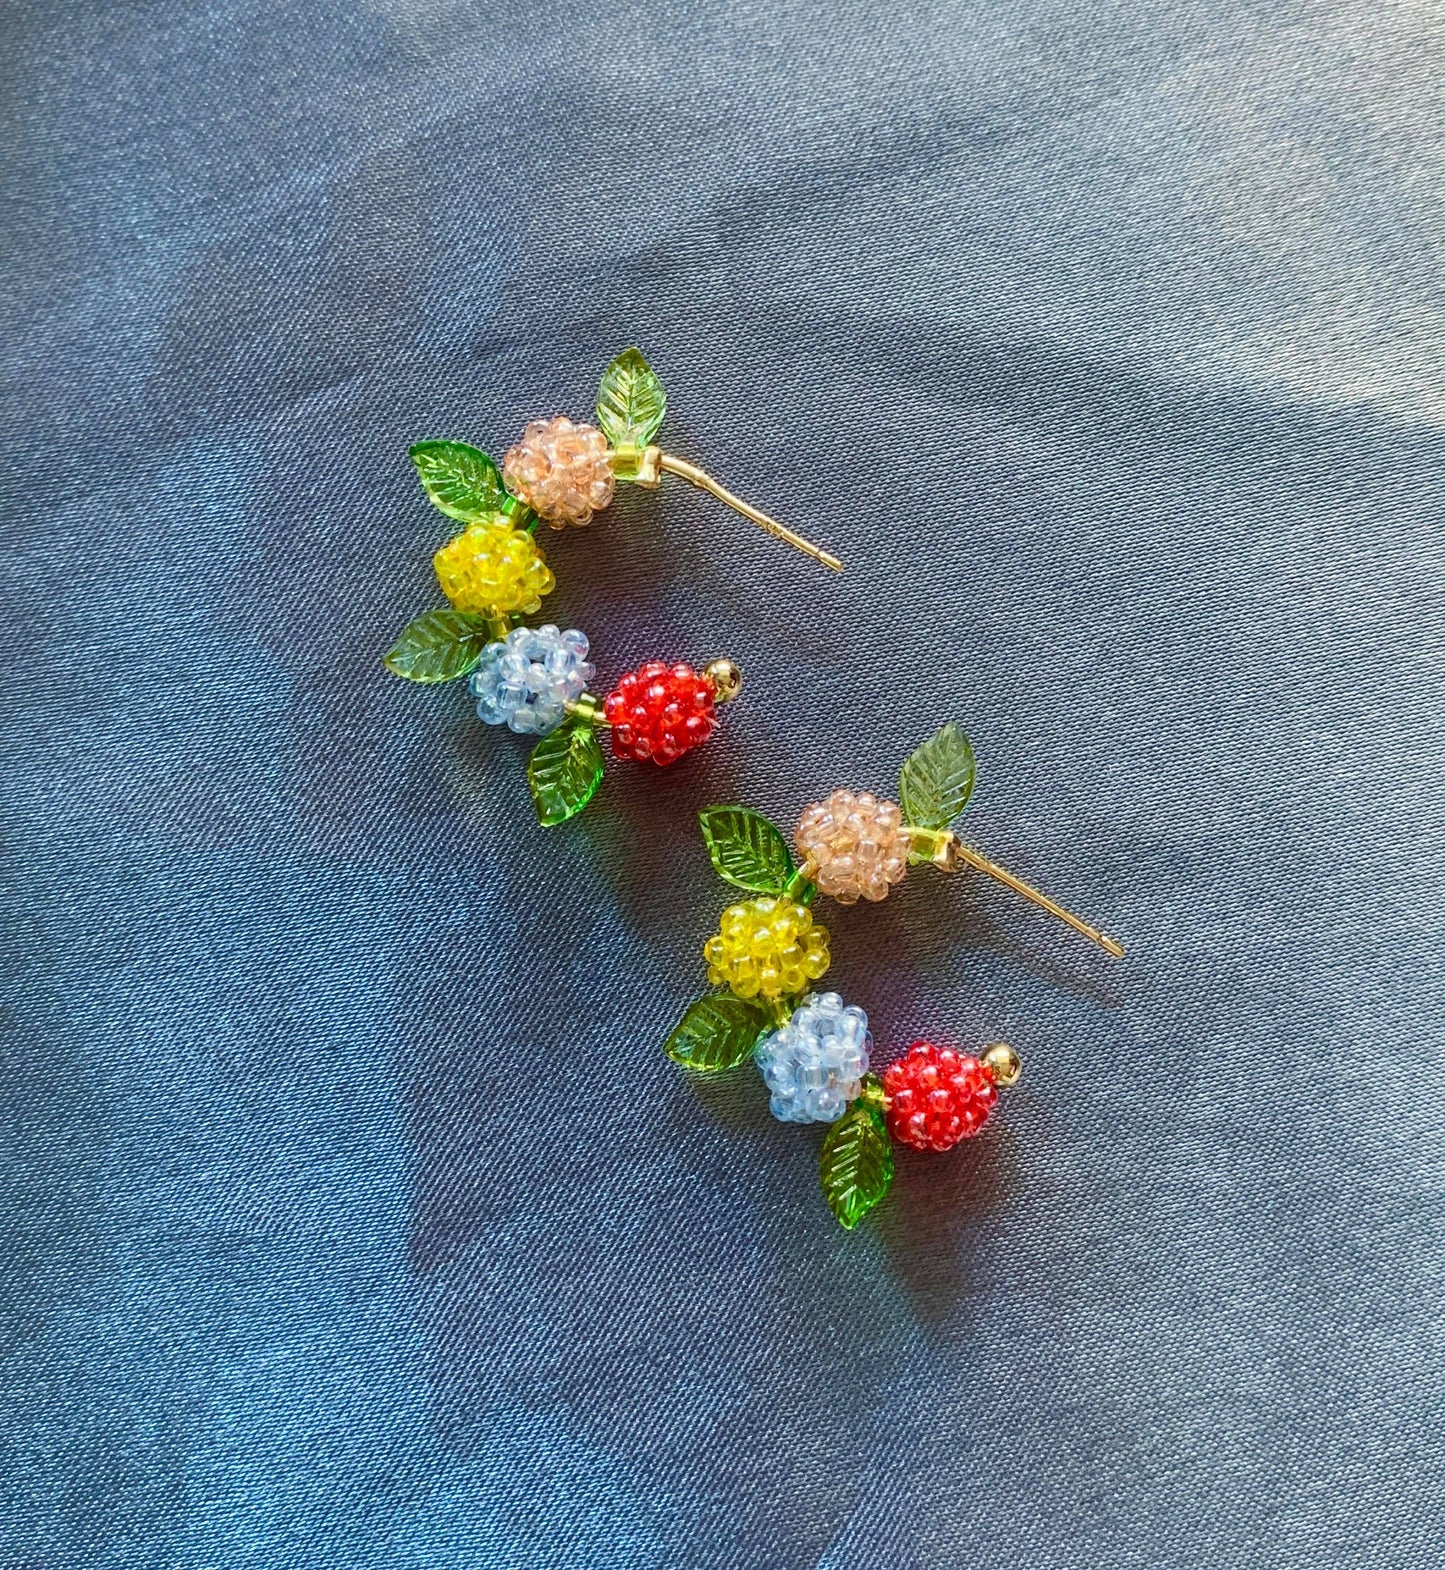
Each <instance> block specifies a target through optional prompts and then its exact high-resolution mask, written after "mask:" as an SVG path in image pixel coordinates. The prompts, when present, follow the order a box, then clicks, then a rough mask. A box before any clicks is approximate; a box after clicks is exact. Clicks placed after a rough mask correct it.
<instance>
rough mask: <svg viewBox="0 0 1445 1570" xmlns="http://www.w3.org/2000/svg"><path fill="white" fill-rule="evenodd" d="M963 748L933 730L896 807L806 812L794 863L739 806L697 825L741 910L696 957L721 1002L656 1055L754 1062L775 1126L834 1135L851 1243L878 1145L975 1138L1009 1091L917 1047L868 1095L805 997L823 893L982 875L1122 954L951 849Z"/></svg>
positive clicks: (850, 1017) (990, 1054)
mask: <svg viewBox="0 0 1445 1570" xmlns="http://www.w3.org/2000/svg"><path fill="white" fill-rule="evenodd" d="M973 780H974V758H973V749H972V747H971V746H970V745H969V741H968V738H967V736H965V735H964V733H963V732H962V730H960V729H959V727H958V726H957V725H952V724H950V725H945V726H944V727H943V728H942V729H941V730H940V731H938V732H937V734H936V735H934V736H933V737H931V738H930V739H929V740H928V741H926V742H925V743H924V744H923V745H922V746H921V747H919V748H918V749H917V751H915V752H914V753H913V754H912V756H911V757H910V758H909V759H908V761H907V762H906V763H905V764H904V765H903V768H902V770H901V772H900V774H899V780H898V794H899V798H900V803H901V804H900V803H895V802H891V801H882V800H880V799H879V798H877V797H876V796H873V795H872V794H870V793H868V792H863V793H861V794H858V795H854V794H853V793H852V792H851V791H845V790H835V791H834V792H833V793H832V795H830V796H829V797H828V799H827V800H826V801H823V802H814V803H813V804H812V805H811V806H809V807H807V808H805V809H804V811H803V814H802V816H801V817H800V818H799V820H798V825H797V828H796V830H795V832H794V844H795V845H796V847H797V852H798V857H799V861H798V862H797V863H796V864H795V862H794V860H793V856H792V854H791V852H790V851H789V849H788V843H787V841H786V839H785V838H784V837H783V834H782V832H781V830H779V829H778V828H777V827H776V826H775V825H774V824H772V823H771V822H769V821H768V819H767V818H765V817H763V816H762V815H761V814H760V813H756V812H752V811H750V810H749V809H748V808H746V807H737V806H723V807H706V808H704V809H703V811H702V812H701V813H699V815H698V818H699V822H700V824H701V827H702V834H703V839H704V841H705V843H706V845H707V850H708V856H709V858H710V859H711V861H712V864H713V868H714V870H715V871H716V872H717V874H718V876H719V877H721V878H722V879H723V880H724V882H727V883H731V884H732V885H734V887H736V888H740V889H744V890H746V891H747V892H748V893H749V894H751V895H752V896H753V898H751V899H748V900H744V901H742V902H741V903H739V904H736V905H732V906H730V907H729V908H728V909H727V910H725V911H724V912H723V914H722V918H721V921H720V923H719V927H718V931H717V932H716V933H714V935H713V936H712V937H710V938H709V939H708V940H707V942H706V943H705V944H704V946H703V958H704V960H705V961H706V963H707V974H708V980H709V981H710V982H711V983H712V985H713V986H714V987H715V988H717V989H719V990H717V991H714V992H710V993H707V994H706V995H705V996H703V997H700V998H698V999H696V1000H695V1001H694V1002H693V1003H692V1004H691V1005H690V1006H689V1007H688V1010H687V1012H686V1013H685V1014H684V1015H683V1017H682V1019H681V1020H680V1021H679V1022H678V1024H677V1026H676V1027H675V1028H674V1030H673V1031H672V1033H671V1035H670V1036H669V1037H668V1038H667V1041H666V1043H665V1047H664V1050H665V1051H666V1053H667V1055H668V1057H670V1058H671V1059H672V1060H673V1061H674V1062H675V1063H679V1064H681V1065H682V1066H683V1067H684V1068H689V1069H694V1070H697V1071H699V1072H702V1073H716V1072H719V1071H721V1070H725V1069H732V1068H737V1067H739V1066H740V1065H741V1064H743V1063H745V1062H746V1061H747V1060H748V1058H753V1059H754V1061H755V1062H756V1063H757V1065H758V1068H759V1070H760V1071H761V1073H762V1075H763V1078H764V1080H765V1082H766V1083H767V1086H768V1090H769V1092H770V1093H771V1107H772V1112H773V1115H774V1116H775V1117H777V1118H779V1119H781V1120H782V1121H783V1122H790V1123H831V1124H832V1125H833V1127H832V1128H831V1129H830V1130H829V1132H828V1135H827V1136H826V1138H825V1139H824V1141H823V1151H822V1168H821V1173H822V1183H823V1193H824V1196H825V1198H826V1199H827V1201H828V1205H829V1207H830V1208H831V1210H832V1211H833V1214H834V1215H835V1216H836V1217H837V1219H838V1220H839V1221H840V1222H841V1223H842V1225H843V1226H845V1227H847V1228H849V1229H850V1230H851V1229H852V1228H853V1227H854V1226H856V1225H857V1224H858V1222H859V1221H860V1220H861V1219H862V1217H863V1216H864V1215H866V1214H867V1213H868V1211H870V1210H871V1209H872V1208H873V1207H874V1206H875V1205H876V1204H878V1202H879V1201H880V1200H881V1199H882V1198H883V1196H884V1195H885V1194H886V1193H887V1192H888V1188H889V1185H890V1184H891V1183H892V1180H893V1155H892V1148H891V1144H890V1137H891V1139H893V1140H898V1141H900V1142H902V1143H904V1144H908V1145H913V1146H916V1147H918V1148H919V1149H923V1150H946V1149H948V1148H950V1147H951V1146H952V1145H954V1144H957V1143H958V1141H959V1140H961V1139H965V1138H967V1137H968V1136H970V1135H972V1134H976V1133H978V1132H979V1130H980V1129H981V1128H982V1127H983V1125H984V1122H985V1120H986V1119H987V1117H988V1115H989V1112H990V1111H991V1110H992V1108H993V1105H994V1103H995V1101H996V1099H997V1093H998V1090H999V1089H1000V1088H1003V1087H1007V1086H1010V1085H1012V1084H1014V1083H1015V1082H1016V1081H1017V1080H1018V1077H1019V1060H1018V1055H1017V1054H1016V1053H1015V1052H1014V1050H1013V1048H1011V1047H1007V1046H1003V1045H996V1046H992V1047H988V1048H987V1049H985V1050H984V1052H983V1053H982V1055H981V1056H980V1057H976V1058H975V1057H971V1056H967V1055H965V1054H962V1053H960V1052H958V1051H956V1050H955V1049H953V1048H950V1047H941V1046H938V1045H936V1044H934V1043H932V1042H927V1041H917V1042H914V1044H913V1045H912V1046H911V1047H910V1048H909V1049H908V1052H907V1053H906V1054H905V1055H904V1056H903V1057H902V1058H901V1059H899V1060H898V1061H897V1062H895V1063H893V1064H891V1065H890V1066H889V1068H888V1069H887V1070H886V1071H885V1073H884V1075H883V1077H882V1079H881V1080H880V1079H879V1078H878V1076H877V1075H876V1074H872V1073H870V1072H869V1058H870V1047H871V1044H872V1043H871V1037H870V1036H869V1034H868V1019H867V1016H866V1015H865V1014H864V1012H863V1010H862V1009H860V1008H856V1007H849V1006H847V1005H845V1004H844V1002H843V999H842V998H841V996H839V994H838V993H836V992H825V993H821V994H820V993H816V992H813V991H810V990H809V989H810V988H811V986H812V984H813V983H814V982H816V981H818V980H819V979H820V978H821V977H822V976H823V975H825V974H826V973H827V970H828V966H829V963H830V955H829V952H828V932H827V929H826V928H825V927H823V926H822V925H821V924H820V923H818V922H816V921H815V920H814V919H813V912H812V910H811V908H810V907H811V905H812V903H813V901H814V900H815V899H816V898H817V896H818V895H819V894H820V893H824V894H829V895H831V896H832V898H834V899H835V900H837V901H838V902H839V903H840V904H844V905H851V904H855V903H856V902H857V901H858V900H859V899H865V900H870V901H878V900H882V899H884V898H886V897H887V895H888V892H889V890H890V889H891V888H892V887H893V886H894V885H895V884H896V883H898V882H900V881H901V880H902V879H903V877H904V875H905V874H906V873H907V870H908V867H909V865H910V864H916V863H924V862H926V863H929V864H931V865H933V866H935V867H938V868H940V869H941V870H943V871H946V872H954V871H958V870H959V869H961V868H962V867H965V866H969V867H973V868H976V869H977V870H979V871H982V872H986V873H987V874H988V875H989V876H990V877H993V878H996V879H998V880H999V881H1000V882H1002V883H1004V884H1005V885H1006V886H1007V887H1009V888H1011V889H1013V890H1014V891H1015V892H1016V893H1020V894H1023V895H1024V896H1025V897H1026V898H1028V899H1030V900H1032V901H1033V902H1034V903H1035V904H1037V905H1039V906H1041V907H1042V908H1043V909H1045V910H1047V911H1048V912H1049V913H1050V914H1051V915H1054V916H1056V917H1058V918H1059V920H1061V921H1063V922H1065V923H1066V924H1067V925H1068V926H1070V927H1072V928H1073V929H1074V930H1075V931H1076V932H1079V933H1082V934H1083V935H1084V936H1085V937H1088V938H1090V939H1091V940H1092V941H1093V942H1095V943H1097V944H1098V945H1099V947H1100V948H1102V949H1103V950H1104V951H1105V953H1107V954H1109V955H1110V956H1111V957H1113V958H1115V959H1118V958H1121V957H1122V956H1123V953H1124V949H1123V945H1122V944H1120V943H1118V942H1117V941H1115V939H1113V938H1110V937H1107V936H1106V935H1105V934H1104V933H1102V932H1100V931H1099V929H1098V928H1097V927H1093V926H1090V925H1089V923H1087V922H1085V921H1081V920H1080V919H1079V917H1077V916H1075V915H1074V914H1073V913H1072V912H1070V911H1068V910H1065V909H1064V907H1063V906H1062V905H1059V904H1057V903H1056V902H1055V901H1054V900H1051V899H1050V898H1049V897H1048V896H1047V895H1045V894H1041V893H1040V892H1039V891H1038V890H1037V889H1035V888H1033V887H1032V886H1031V885H1030V884H1027V883H1025V882H1024V881H1023V879H1021V878H1018V877H1015V876H1014V874H1013V873H1011V872H1007V871H1006V870H1005V869H1004V868H1002V867H1000V866H998V865H997V864H996V863H994V862H992V861H989V860H987V859H986V858H985V857H983V856H981V855H980V854H979V853H978V852H977V851H975V850H973V849H972V848H971V847H968V846H965V845H963V844H961V843H960V841H959V839H958V836H957V834H956V833H955V832H954V829H953V824H954V822H955V820H956V819H957V818H958V816H959V814H960V813H961V812H962V811H963V809H964V806H965V805H966V803H967V801H968V798H969V796H970V794H971V793H972V790H973Z"/></svg>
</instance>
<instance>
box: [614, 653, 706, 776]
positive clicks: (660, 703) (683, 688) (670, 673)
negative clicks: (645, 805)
mask: <svg viewBox="0 0 1445 1570" xmlns="http://www.w3.org/2000/svg"><path fill="white" fill-rule="evenodd" d="M716 709H717V690H716V687H715V685H714V683H713V682H711V681H709V680H707V678H706V677H703V676H699V675H698V673H697V672H696V671H695V670H694V669H693V668H692V666H691V665H673V666H667V665H664V664H663V663H662V661H661V660H652V661H650V662H649V663H648V664H646V665H644V666H642V667H641V668H640V669H638V670H635V671H630V672H629V673H628V674H627V675H626V676H624V677H623V678H622V679H621V681H619V682H618V683H617V685H616V686H615V687H614V688H613V689H612V691H611V692H610V693H608V695H607V699H606V702H605V703H604V704H603V706H602V713H603V716H604V718H605V719H606V721H607V723H608V724H609V725H610V726H611V727H612V751H613V752H614V753H615V754H616V755H617V756H618V757H619V758H635V759H636V760H637V761H638V762H639V763H646V762H649V761H650V762H653V763H657V764H663V763H674V762H676V761H677V759H678V758H680V757H681V756H682V755H683V753H685V752H687V751H689V750H690V749H691V748H693V747H696V746H699V745H700V744H701V743H702V742H705V741H706V740H707V739H708V737H709V736H711V735H712V733H713V728H714V727H715V726H716V724H717V712H716Z"/></svg>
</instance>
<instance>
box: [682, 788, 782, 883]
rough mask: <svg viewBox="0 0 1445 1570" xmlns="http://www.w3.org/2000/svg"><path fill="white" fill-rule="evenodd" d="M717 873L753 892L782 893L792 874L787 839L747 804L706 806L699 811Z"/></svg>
mask: <svg viewBox="0 0 1445 1570" xmlns="http://www.w3.org/2000/svg"><path fill="white" fill-rule="evenodd" d="M697 821H698V822H699V823H700V824H701V825H702V837H703V839H704V840H705V841H706V842H707V853H708V855H709V856H710V857H711V858H712V864H713V867H714V868H715V869H716V871H717V875H718V877H720V878H722V879H724V880H725V881H726V882H728V883H733V884H736V885H737V887H738V888H740V889H747V890H749V892H751V893H753V894H782V893H784V892H785V891H786V890H787V887H788V879H789V878H791V877H792V875H793V858H792V856H790V855H789V854H788V842H787V840H785V839H784V838H783V836H782V833H781V832H780V831H779V830H778V829H777V828H775V827H774V826H773V825H772V824H771V823H769V822H768V820H767V819H766V818H765V817H763V816H762V814H761V813H757V812H751V811H749V809H748V808H747V807H704V808H703V809H702V811H701V812H699V813H698V815H697Z"/></svg>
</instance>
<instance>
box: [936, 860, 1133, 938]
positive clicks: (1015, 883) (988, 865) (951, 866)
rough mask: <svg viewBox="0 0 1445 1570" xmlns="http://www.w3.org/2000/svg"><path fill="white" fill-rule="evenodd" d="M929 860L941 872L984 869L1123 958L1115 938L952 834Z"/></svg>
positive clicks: (1064, 922) (1007, 886)
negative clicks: (941, 870)
mask: <svg viewBox="0 0 1445 1570" xmlns="http://www.w3.org/2000/svg"><path fill="white" fill-rule="evenodd" d="M932 859H933V863H934V865H935V866H937V867H940V868H942V869H943V871H945V872H956V871H957V870H958V868H959V865H960V864H962V865H963V866H967V867H972V868H974V870H975V871H977V872H986V873H987V874H988V876H989V877H991V878H996V879H997V880H998V881H999V882H1000V883H1002V884H1003V886H1004V887H1005V888H1009V889H1012V890H1013V891H1014V893H1015V894H1022V895H1023V897H1024V898H1025V899H1026V900H1031V901H1032V902H1033V903H1034V904H1035V905H1037V906H1038V907H1039V908H1040V909H1041V910H1046V911H1048V913H1049V915H1051V916H1057V917H1058V919H1059V920H1060V921H1062V922H1063V924H1064V925H1065V926H1066V927H1072V928H1073V929H1074V931H1075V932H1078V933H1081V934H1082V935H1083V936H1084V937H1086V938H1088V939H1089V940H1090V942H1093V943H1097V944H1098V945H1099V947H1100V948H1101V949H1103V951H1104V952H1105V953H1106V954H1108V955H1109V956H1110V957H1111V958H1113V959H1123V957H1124V945H1123V944H1122V943H1120V942H1119V941H1118V940H1117V939H1115V938H1111V937H1109V935H1108V934H1107V933H1104V932H1100V931H1099V929H1098V928H1097V927H1091V926H1090V925H1089V923H1088V922H1087V921H1084V920H1082V919H1081V918H1080V917H1078V916H1076V915H1075V914H1074V913H1073V911H1071V910H1065V909H1064V907H1063V906H1062V905H1060V904H1059V903H1058V902H1057V901H1056V900H1051V899H1050V898H1049V896H1048V895H1047V894H1043V893H1040V892H1039V890H1038V889H1036V888H1035V887H1034V886H1033V885H1032V884H1031V883H1025V882H1024V880H1023V879H1022V878H1017V877H1015V876H1014V875H1013V873H1011V872H1010V871H1009V870H1008V868H1007V867H1000V866H999V864H998V863H997V862H995V861H990V860H989V859H988V857H987V856H981V855H979V853H978V852H977V851H976V850H972V849H970V847H969V846H967V845H962V844H960V843H959V841H958V838H957V836H956V835H954V834H952V833H947V834H944V835H943V836H941V838H940V843H939V845H938V848H937V849H936V850H935V851H934V853H933V858H932Z"/></svg>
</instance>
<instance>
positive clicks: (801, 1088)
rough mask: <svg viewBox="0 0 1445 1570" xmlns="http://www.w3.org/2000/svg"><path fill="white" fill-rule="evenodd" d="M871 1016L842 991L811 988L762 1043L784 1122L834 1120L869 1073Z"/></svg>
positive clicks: (760, 1052)
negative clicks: (846, 1002)
mask: <svg viewBox="0 0 1445 1570" xmlns="http://www.w3.org/2000/svg"><path fill="white" fill-rule="evenodd" d="M872 1044H873V1038H872V1037H871V1036H870V1035H869V1034H868V1016H867V1015H866V1014H865V1013H864V1012H863V1010H862V1009H860V1008H854V1007H852V1006H851V1005H848V1006H845V1005H844V1002H843V1000H842V998H840V997H839V996H838V994H837V993H836V992H810V993H809V994H808V996H807V997H805V998H804V999H803V1001H802V1004H801V1005H800V1007H798V1008H797V1009H795V1010H794V1011H793V1017H792V1018H791V1019H790V1020H789V1021H788V1023H787V1024H786V1025H784V1026H783V1027H782V1029H781V1030H775V1031H774V1032H773V1033H772V1035H771V1036H766V1037H764V1039H763V1040H762V1041H761V1042H759V1044H758V1047H757V1052H756V1058H757V1064H758V1067H759V1068H760V1069H761V1070H762V1073H763V1078H764V1080H766V1081H767V1086H768V1089H769V1090H770V1091H771V1092H772V1109H773V1116H774V1117H775V1118H780V1119H781V1120H782V1121H783V1122H784V1123H834V1122H836V1121H837V1120H838V1119H839V1118H840V1117H842V1116H843V1114H844V1112H846V1111H847V1109H848V1103H849V1102H850V1101H853V1100H854V1099H855V1098H856V1097H857V1095H858V1093H859V1090H860V1089H861V1081H862V1079H863V1076H864V1074H866V1073H867V1072H868V1049H869V1047H871V1046H872Z"/></svg>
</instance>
